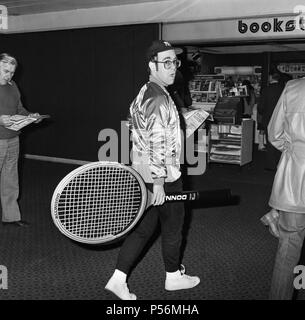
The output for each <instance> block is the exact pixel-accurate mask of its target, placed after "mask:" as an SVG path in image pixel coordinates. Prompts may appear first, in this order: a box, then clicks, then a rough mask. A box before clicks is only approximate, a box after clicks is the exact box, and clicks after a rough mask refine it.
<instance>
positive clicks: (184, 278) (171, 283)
mask: <svg viewBox="0 0 305 320" xmlns="http://www.w3.org/2000/svg"><path fill="white" fill-rule="evenodd" d="M199 283H200V279H199V277H195V276H188V275H186V274H185V268H184V265H181V270H180V275H178V276H174V277H170V278H169V277H166V280H165V290H168V291H175V290H182V289H191V288H194V287H196V286H197V285H198V284H199Z"/></svg>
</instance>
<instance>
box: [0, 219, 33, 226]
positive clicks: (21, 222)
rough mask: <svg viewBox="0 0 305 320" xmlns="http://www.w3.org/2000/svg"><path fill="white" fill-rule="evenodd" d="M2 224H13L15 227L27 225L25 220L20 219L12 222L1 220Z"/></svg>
mask: <svg viewBox="0 0 305 320" xmlns="http://www.w3.org/2000/svg"><path fill="white" fill-rule="evenodd" d="M2 225H4V226H15V227H27V226H28V225H29V223H28V222H26V221H22V220H19V221H12V222H3V221H2Z"/></svg>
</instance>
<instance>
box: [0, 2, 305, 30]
mask: <svg viewBox="0 0 305 320" xmlns="http://www.w3.org/2000/svg"><path fill="white" fill-rule="evenodd" d="M301 2H302V1H301V0H268V1H267V0H168V1H160V2H150V3H147V2H146V3H143V4H129V5H123V6H113V7H104V8H91V9H79V10H71V11H64V12H54V13H43V14H34V15H24V16H10V15H9V19H8V30H5V31H2V32H6V33H16V32H18V33H19V32H28V31H43V30H56V29H70V28H82V27H94V26H110V25H126V24H138V23H155V22H164V23H172V22H183V21H184V22H185V21H194V20H200V21H204V20H215V19H216V20H217V19H227V18H237V17H253V16H266V15H268V14H271V15H273V14H291V13H293V12H294V8H295V6H297V5H300V3H301ZM304 6H305V3H304Z"/></svg>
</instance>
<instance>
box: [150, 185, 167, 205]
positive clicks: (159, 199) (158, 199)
mask: <svg viewBox="0 0 305 320" xmlns="http://www.w3.org/2000/svg"><path fill="white" fill-rule="evenodd" d="M164 201H165V192H164V187H163V184H154V186H153V197H152V204H153V205H154V206H161V205H162V204H163V203H164Z"/></svg>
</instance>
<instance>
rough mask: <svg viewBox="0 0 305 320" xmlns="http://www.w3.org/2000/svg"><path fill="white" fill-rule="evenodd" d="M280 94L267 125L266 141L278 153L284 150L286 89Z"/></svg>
mask: <svg viewBox="0 0 305 320" xmlns="http://www.w3.org/2000/svg"><path fill="white" fill-rule="evenodd" d="M286 88H287V86H286V87H285V89H284V91H283V92H282V94H281V96H280V98H279V100H278V102H277V104H276V106H275V109H274V111H273V114H272V117H271V119H270V121H269V124H268V140H269V141H270V143H271V144H272V145H273V146H274V147H275V148H277V149H279V150H280V151H283V150H284V149H285V143H286V138H285V132H284V123H285V113H286V107H287V104H286V90H287V89H286Z"/></svg>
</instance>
